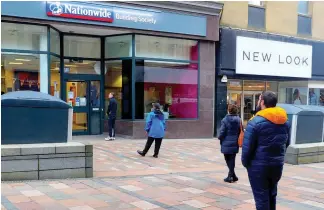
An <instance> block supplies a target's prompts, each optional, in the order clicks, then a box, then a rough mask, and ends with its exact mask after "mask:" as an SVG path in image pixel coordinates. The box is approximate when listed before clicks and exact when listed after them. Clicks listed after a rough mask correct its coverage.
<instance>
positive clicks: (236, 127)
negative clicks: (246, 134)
mask: <svg viewBox="0 0 324 210" xmlns="http://www.w3.org/2000/svg"><path fill="white" fill-rule="evenodd" d="M240 125H241V119H240V118H239V117H238V116H237V115H226V116H225V117H224V119H223V120H222V122H221V127H220V131H219V136H218V139H219V140H220V143H221V152H222V153H223V154H236V153H238V151H239V145H238V137H239V135H240V131H241V129H240Z"/></svg>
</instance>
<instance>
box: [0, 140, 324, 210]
mask: <svg viewBox="0 0 324 210" xmlns="http://www.w3.org/2000/svg"><path fill="white" fill-rule="evenodd" d="M87 138H91V139H87ZM74 140H76V141H90V142H92V143H93V144H94V178H92V179H68V180H46V181H24V182H2V184H1V193H2V199H1V209H8V210H14V209H22V210H37V209H46V210H52V209H53V210H60V209H70V210H92V209H98V210H101V209H107V210H109V209H112V210H116V209H125V210H132V209H144V210H146V209H147V210H150V209H155V210H159V209H170V210H177V209H185V210H191V209H204V210H220V209H236V210H239V209H241V210H249V209H255V208H254V200H253V196H252V193H251V189H250V185H249V182H248V178H247V173H246V171H245V169H244V168H243V167H242V165H241V163H240V155H238V156H237V161H236V165H237V166H236V173H237V175H238V177H239V178H240V180H239V181H238V182H237V183H234V184H227V183H224V182H223V178H224V177H225V175H226V174H227V168H226V165H225V162H224V159H223V156H222V154H221V153H220V150H219V142H218V141H217V140H212V139H209V140H204V139H202V140H164V141H163V143H162V149H161V154H160V156H159V158H158V159H155V158H152V157H151V155H152V152H153V150H152V149H153V148H152V149H151V151H150V152H149V153H148V154H147V157H140V156H138V155H137V153H136V150H137V149H141V148H142V147H143V146H144V144H145V141H144V140H127V139H122V140H119V141H118V140H117V141H114V142H105V141H103V140H102V137H77V138H76V139H74ZM278 193H279V194H278V208H277V209H278V210H288V209H291V210H307V209H309V210H311V209H324V163H319V164H309V165H299V166H292V165H288V164H286V165H285V168H284V174H283V178H282V180H281V182H280V184H279V192H278Z"/></svg>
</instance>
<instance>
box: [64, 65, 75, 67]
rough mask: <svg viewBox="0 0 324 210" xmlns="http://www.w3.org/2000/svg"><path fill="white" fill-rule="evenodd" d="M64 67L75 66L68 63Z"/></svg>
mask: <svg viewBox="0 0 324 210" xmlns="http://www.w3.org/2000/svg"><path fill="white" fill-rule="evenodd" d="M65 66H66V67H76V65H70V64H66V65H65Z"/></svg>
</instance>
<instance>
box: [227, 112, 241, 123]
mask: <svg viewBox="0 0 324 210" xmlns="http://www.w3.org/2000/svg"><path fill="white" fill-rule="evenodd" d="M226 117H227V119H228V120H229V121H230V122H236V121H237V120H239V119H240V118H239V116H238V115H234V114H228V115H227V116H226Z"/></svg>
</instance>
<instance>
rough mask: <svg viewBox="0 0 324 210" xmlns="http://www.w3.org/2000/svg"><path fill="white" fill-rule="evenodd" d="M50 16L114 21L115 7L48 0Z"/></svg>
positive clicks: (48, 13)
mask: <svg viewBox="0 0 324 210" xmlns="http://www.w3.org/2000/svg"><path fill="white" fill-rule="evenodd" d="M46 13H47V15H48V16H54V17H62V18H72V19H81V20H92V21H101V22H108V23H112V22H113V21H114V14H113V8H107V7H105V8H102V7H97V6H92V5H91V6H88V5H80V4H75V3H70V2H46Z"/></svg>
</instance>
